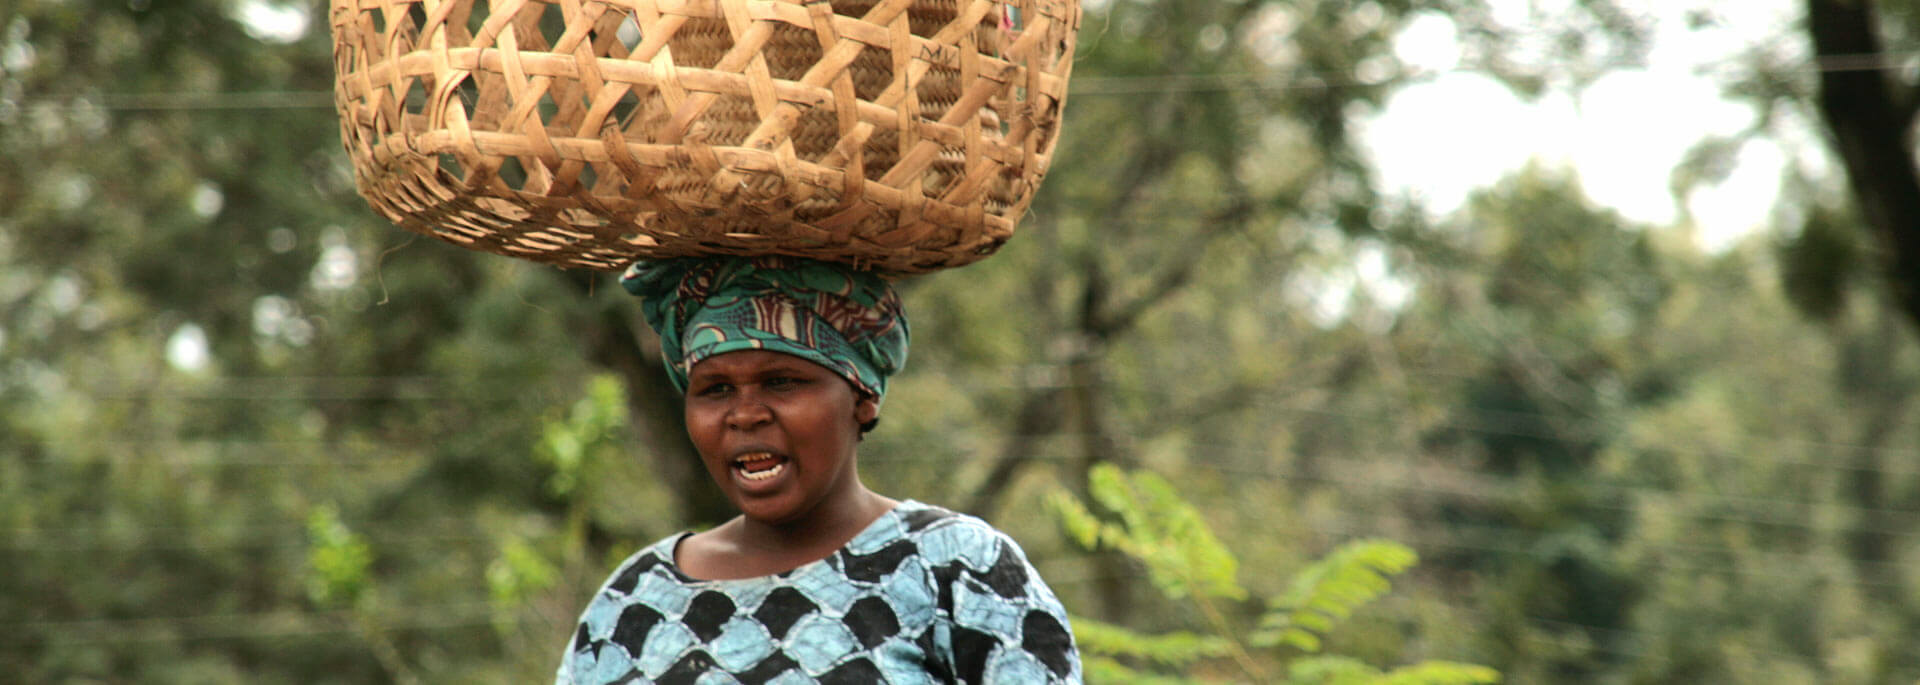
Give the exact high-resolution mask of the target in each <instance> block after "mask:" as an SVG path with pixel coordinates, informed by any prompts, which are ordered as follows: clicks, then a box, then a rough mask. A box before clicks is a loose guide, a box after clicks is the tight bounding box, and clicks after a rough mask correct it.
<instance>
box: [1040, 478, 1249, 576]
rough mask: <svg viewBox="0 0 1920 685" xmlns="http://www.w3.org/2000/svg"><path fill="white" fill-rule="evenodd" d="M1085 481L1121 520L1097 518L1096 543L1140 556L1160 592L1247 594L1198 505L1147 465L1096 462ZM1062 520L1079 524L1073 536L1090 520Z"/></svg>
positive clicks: (1232, 560)
mask: <svg viewBox="0 0 1920 685" xmlns="http://www.w3.org/2000/svg"><path fill="white" fill-rule="evenodd" d="M1087 481H1088V489H1089V493H1090V494H1091V495H1092V497H1093V499H1094V500H1095V501H1097V502H1099V503H1100V504H1101V506H1103V507H1105V508H1106V509H1108V510H1109V511H1112V512H1113V513H1114V514H1115V515H1117V516H1118V517H1119V518H1120V521H1121V523H1120V524H1119V525H1115V524H1111V523H1101V524H1100V534H1099V538H1100V542H1101V544H1103V545H1105V546H1107V547H1110V548H1113V549H1117V550H1120V551H1121V552H1122V553H1125V554H1126V555H1128V556H1131V557H1133V558H1135V559H1138V560H1140V562H1141V563H1143V564H1145V565H1146V567H1147V573H1148V577H1149V578H1150V579H1151V580H1152V581H1153V584H1154V586H1155V587H1157V588H1159V589H1160V590H1161V592H1163V593H1165V594H1166V595H1167V596H1168V597H1170V598H1174V599H1179V598H1181V597H1186V596H1189V595H1197V596H1202V597H1225V598H1230V599H1240V598H1244V597H1246V595H1247V591H1246V589H1244V588H1242V587H1240V584H1239V581H1238V580H1237V575H1238V572H1239V566H1240V562H1239V560H1238V559H1236V558H1235V557H1234V556H1233V553H1232V552H1230V551H1228V550H1227V548H1226V545H1224V544H1221V542H1220V539H1219V538H1218V537H1216V536H1215V535H1214V534H1213V530H1212V529H1211V528H1210V527H1208V526H1207V523H1206V520H1205V519H1204V518H1202V517H1201V515H1200V512H1199V510H1197V509H1195V508H1193V505H1191V504H1188V503H1187V502H1186V500H1185V499H1183V498H1181V497H1180V494H1179V492H1178V491H1177V490H1175V489H1174V487H1173V485H1172V484H1170V483H1168V482H1167V481H1166V479H1164V478H1161V477H1160V476H1158V475H1155V474H1154V473H1152V472H1149V471H1135V472H1133V473H1132V474H1128V473H1127V472H1125V471H1122V470H1121V469H1120V468H1119V467H1116V466H1113V465H1111V464H1100V465H1098V466H1095V467H1094V468H1093V470H1092V471H1091V472H1090V473H1089V474H1088V477H1087ZM1084 510H1085V509H1084V507H1081V508H1080V509H1079V511H1084ZM1070 511H1071V510H1070ZM1065 516H1066V517H1071V516H1076V515H1075V514H1072V513H1066V514H1065ZM1088 516H1089V517H1091V514H1090V513H1089V514H1088ZM1063 523H1064V524H1065V525H1067V526H1068V528H1069V531H1070V532H1073V531H1074V530H1075V527H1076V526H1078V527H1079V531H1078V532H1077V533H1074V534H1075V535H1076V536H1080V535H1084V534H1085V529H1086V527H1087V526H1088V525H1089V524H1088V523H1087V522H1086V521H1085V520H1077V519H1076V520H1069V519H1068V518H1065V517H1063ZM1076 539H1080V538H1079V537H1076Z"/></svg>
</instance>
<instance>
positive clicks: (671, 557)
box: [654, 499, 928, 586]
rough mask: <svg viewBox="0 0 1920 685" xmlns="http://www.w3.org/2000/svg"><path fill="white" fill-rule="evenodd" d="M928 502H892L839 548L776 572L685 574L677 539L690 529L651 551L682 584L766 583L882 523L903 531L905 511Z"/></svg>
mask: <svg viewBox="0 0 1920 685" xmlns="http://www.w3.org/2000/svg"><path fill="white" fill-rule="evenodd" d="M927 506H928V505H925V504H921V503H920V502H918V501H916V500H912V499H903V500H900V501H898V502H896V503H894V505H893V508H891V509H888V510H886V512H884V513H882V514H880V515H879V516H877V517H874V519H873V521H871V522H869V523H868V524H867V526H866V527H865V528H861V529H860V532H858V533H854V534H853V537H851V538H848V539H847V542H846V544H843V545H840V547H839V548H838V549H835V550H833V551H832V552H830V553H828V554H827V555H826V556H824V557H821V558H819V559H815V560H813V561H809V562H807V563H804V564H801V565H799V566H795V567H793V568H790V569H787V570H785V571H781V572H779V573H769V574H766V575H761V576H748V577H746V578H695V577H693V576H691V575H688V574H687V572H686V571H683V570H681V569H680V559H679V550H680V543H681V542H682V541H684V540H686V539H687V538H689V537H692V536H693V531H691V530H683V531H680V533H679V534H678V535H673V536H670V537H668V538H667V539H665V540H661V541H660V542H659V543H657V544H656V545H655V549H654V555H655V556H657V557H659V559H660V562H661V564H662V565H664V566H666V567H667V570H669V571H672V572H673V576H674V577H675V578H677V579H679V580H680V582H681V583H683V584H687V585H700V586H719V585H725V584H729V583H737V584H752V583H765V582H769V581H772V580H777V579H784V578H789V577H792V576H794V575H797V574H799V573H801V572H803V571H807V570H811V569H813V568H814V567H817V566H820V565H822V564H826V563H827V562H828V561H830V560H832V559H833V558H834V557H837V556H840V555H841V554H845V553H846V551H847V550H848V549H851V548H853V547H854V546H856V545H859V544H861V543H863V542H865V541H866V540H867V539H868V538H870V537H873V536H876V535H881V534H884V532H885V531H887V530H889V528H888V527H886V526H885V524H888V523H898V524H899V525H898V526H896V527H895V528H897V529H899V530H901V531H904V530H905V523H906V522H905V517H906V514H907V512H909V511H914V510H918V509H925V508H927Z"/></svg>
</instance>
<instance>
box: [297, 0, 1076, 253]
mask: <svg viewBox="0 0 1920 685" xmlns="http://www.w3.org/2000/svg"><path fill="white" fill-rule="evenodd" d="M1079 21H1080V8H1079V2H1078V0H1008V1H1004V2H996V1H991V0H833V1H832V2H827V1H825V0H332V9H331V23H332V28H333V37H334V66H335V74H336V80H335V104H336V106H337V108H338V111H339V114H340V121H341V134H342V139H343V142H344V143H345V146H346V148H347V151H348V155H349V157H351V158H352V160H353V165H354V171H355V177H356V179H357V181H358V184H359V190H360V193H361V195H363V196H365V197H366V198H367V200H368V202H369V203H371V204H372V206H373V207H374V209H375V210H376V211H378V212H380V213H381V214H382V215H384V216H386V217H387V218H388V219H391V220H393V221H394V222H395V223H398V224H399V225H401V226H402V227H404V228H406V229H408V230H412V231H415V232H419V233H424V234H428V235H432V236H435V237H438V238H442V239H444V240H448V241H450V242H453V243H456V244H460V245H463V246H466V247H470V248H473V249H478V250H485V251H488V252H494V253H499V254H505V255H510V256H515V257H521V258H525V259H531V260H534V261H539V262H547V263H553V264H559V265H563V266H577V267H587V268H596V269H616V268H620V267H622V266H624V265H625V264H627V263H629V262H631V261H633V260H634V259H640V258H653V259H657V258H665V257H678V256H688V255H712V254H740V255H757V254H788V255H794V256H802V257H812V258H816V259H825V260H830V261H838V262H843V263H850V264H853V265H855V266H859V267H863V268H874V269H879V270H884V271H889V272H896V273H917V272H925V271H930V270H934V269H940V268H946V267H953V266H960V265H964V264H967V263H971V262H973V261H977V260H979V259H981V258H983V257H985V256H986V255H988V254H991V253H992V252H993V251H994V250H995V249H997V248H998V247H999V246H1000V245H1001V244H1002V243H1004V242H1006V240H1007V239H1008V238H1009V237H1011V236H1012V234H1013V231H1014V226H1015V224H1016V222H1017V221H1018V220H1019V218H1020V216H1021V215H1022V214H1023V213H1024V212H1025V211H1026V209H1027V206H1028V204H1029V203H1030V202H1031V201H1032V199H1033V192H1034V190H1035V188H1036V187H1037V186H1038V185H1039V183H1040V180H1041V178H1042V176H1043V175H1044V174H1045V173H1046V168H1047V163H1048V160H1049V158H1050V156H1051V154H1052V151H1053V146H1054V143H1055V141H1056V140H1057V139H1058V136H1057V133H1058V129H1059V121H1060V111H1061V107H1062V105H1063V103H1064V98H1065V96H1066V90H1067V87H1066V85H1067V78H1068V76H1069V73H1070V71H1071V68H1072V64H1073V59H1072V57H1073V44H1074V38H1075V35H1076V32H1077V29H1078V26H1079Z"/></svg>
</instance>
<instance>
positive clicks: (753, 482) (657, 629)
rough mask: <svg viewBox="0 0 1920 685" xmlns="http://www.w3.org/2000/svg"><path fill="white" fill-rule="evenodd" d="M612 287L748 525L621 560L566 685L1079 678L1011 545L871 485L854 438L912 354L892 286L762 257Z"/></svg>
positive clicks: (1046, 595)
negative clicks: (621, 291)
mask: <svg viewBox="0 0 1920 685" xmlns="http://www.w3.org/2000/svg"><path fill="white" fill-rule="evenodd" d="M622 283H623V285H625V286H626V287H627V289H628V290H629V291H632V292H633V293H634V294H636V295H639V296H641V297H642V298H644V300H643V302H642V308H643V311H644V312H645V314H646V317H647V322H648V324H650V325H652V326H653V328H654V330H655V331H656V332H658V333H659V334H660V338H661V345H662V348H663V353H664V354H663V356H664V357H665V359H666V364H667V369H668V374H669V375H670V376H671V377H672V378H673V380H674V383H675V385H676V386H677V387H678V388H679V389H680V390H682V391H684V392H685V393H686V411H685V416H686V422H687V434H688V435H689V436H690V437H692V439H693V444H694V447H695V448H696V450H697V451H698V452H699V453H700V459H701V461H702V462H703V463H704V465H705V466H706V469H707V472H708V474H709V475H711V476H712V477H713V481H714V483H715V484H716V485H718V486H719V488H720V490H721V491H722V492H723V493H725V495H726V497H727V499H728V500H729V501H731V502H732V503H733V504H734V506H735V507H736V508H738V509H739V510H740V515H739V516H736V517H734V518H733V519H732V520H729V521H727V522H726V523H724V524H721V525H720V526H718V527H716V528H713V529H711V530H707V531H702V532H698V533H680V534H676V535H673V536H669V537H668V538H666V539H664V540H661V541H659V542H657V543H654V544H653V545H650V546H648V547H647V548H646V549H643V550H641V551H640V552H638V553H636V554H634V555H633V556H632V557H630V558H628V559H627V560H626V561H625V562H623V563H622V564H621V565H620V567H619V568H618V569H616V570H615V571H614V573H613V576H612V577H611V578H610V579H609V580H608V581H607V583H606V584H605V585H604V586H603V587H602V588H601V589H600V591H599V592H598V593H596V594H595V595H594V598H593V600H592V601H591V602H590V603H589V604H588V606H587V609H586V611H585V612H584V613H583V614H582V616H581V619H580V624H579V626H578V628H577V629H576V630H575V631H574V638H573V641H572V643H571V645H570V647H569V649H568V650H567V654H566V657H565V658H564V659H563V661H562V663H561V665H560V670H559V673H558V676H557V681H558V682H560V683H608V682H660V683H675V682H684V683H692V682H695V681H696V680H698V681H699V682H701V683H731V682H743V683H760V682H780V683H789V682H792V683H805V682H826V683H878V682H887V683H932V682H967V683H984V682H1020V683H1027V682H1078V681H1079V680H1080V662H1079V657H1078V655H1077V654H1076V653H1075V651H1074V648H1073V639H1072V636H1071V633H1070V632H1069V629H1068V626H1067V618H1066V612H1065V611H1064V610H1063V609H1062V608H1061V606H1060V602H1059V600H1057V599H1055V598H1054V596H1053V593H1052V591H1051V590H1049V589H1048V588H1047V586H1046V584H1045V583H1044V582H1042V581H1041V580H1040V576H1039V575H1038V574H1037V573H1035V572H1034V570H1033V567H1032V565H1030V564H1029V563H1027V560H1026V558H1025V556H1024V555H1023V553H1022V552H1021V551H1020V547H1019V546H1018V545H1016V544H1015V543H1014V542H1013V541H1012V540H1011V539H1009V538H1008V537H1007V536H1006V535H1004V534H1002V533H1000V532H999V531H997V530H994V529H993V528H992V527H991V526H988V525H987V524H986V523H984V522H982V521H980V520H979V519H976V518H973V517H970V516H964V515H961V514H956V513H953V512H950V511H947V510H945V509H940V508H938V507H933V506H928V505H925V504H921V503H919V502H914V501H911V500H909V501H904V502H903V501H896V500H894V499H891V498H888V497H886V496H884V495H881V494H878V493H875V492H873V491H871V490H868V489H867V487H866V486H865V485H864V484H863V483H861V481H860V472H859V463H858V462H859V460H858V455H857V452H858V450H857V448H858V446H859V443H860V439H861V436H863V435H864V434H865V433H866V431H868V430H871V429H872V428H873V427H874V425H875V424H876V423H877V421H878V419H879V413H880V404H881V400H882V399H883V398H884V397H885V395H886V389H887V378H888V376H890V375H891V374H892V373H894V372H895V371H897V370H898V369H899V368H900V365H901V364H902V363H903V362H904V361H905V360H906V353H907V338H908V334H907V322H906V319H905V317H904V315H903V313H902V312H901V309H900V300H899V297H898V295H897V294H895V293H894V291H893V289H892V288H891V287H890V286H889V285H888V284H887V283H886V282H885V281H883V280H881V279H880V278H878V277H875V276H873V275H872V274H869V273H865V272H858V271H852V270H848V269H846V268H844V267H839V266H836V265H831V264H826V263H822V262H814V261H808V260H799V259H792V258H785V257H756V258H726V259H686V260H673V261H667V262H655V263H642V264H637V265H635V266H634V267H633V268H632V269H629V270H628V272H627V274H626V276H625V277H624V278H623V279H622ZM722 674H724V675H722ZM703 676H704V677H703Z"/></svg>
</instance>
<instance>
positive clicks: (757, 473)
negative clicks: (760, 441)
mask: <svg viewBox="0 0 1920 685" xmlns="http://www.w3.org/2000/svg"><path fill="white" fill-rule="evenodd" d="M733 470H734V471H735V472H737V473H739V474H740V477H741V478H745V479H747V480H750V481H760V480H768V479H771V478H773V477H774V476H778V475H780V474H781V472H783V471H786V470H787V458H786V457H782V456H779V455H776V454H773V453H771V452H752V453H748V454H742V455H740V456H738V457H734V458H733Z"/></svg>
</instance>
